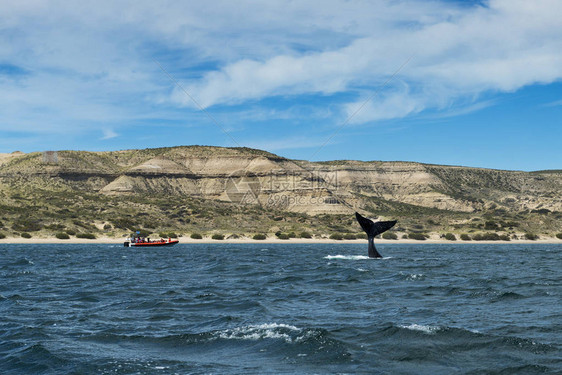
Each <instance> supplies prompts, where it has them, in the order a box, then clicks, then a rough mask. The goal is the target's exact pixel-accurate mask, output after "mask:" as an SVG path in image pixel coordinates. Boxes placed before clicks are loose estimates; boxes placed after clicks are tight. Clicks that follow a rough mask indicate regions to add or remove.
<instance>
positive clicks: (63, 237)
mask: <svg viewBox="0 0 562 375" xmlns="http://www.w3.org/2000/svg"><path fill="white" fill-rule="evenodd" d="M55 237H56V238H58V239H59V240H68V239H69V238H70V236H69V235H68V234H66V233H64V232H59V233H57V234H55Z"/></svg>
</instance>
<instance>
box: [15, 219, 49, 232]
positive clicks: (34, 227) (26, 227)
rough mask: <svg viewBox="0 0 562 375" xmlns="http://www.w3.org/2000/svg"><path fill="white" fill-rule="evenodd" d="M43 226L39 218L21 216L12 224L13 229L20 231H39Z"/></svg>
mask: <svg viewBox="0 0 562 375" xmlns="http://www.w3.org/2000/svg"><path fill="white" fill-rule="evenodd" d="M41 228H43V226H42V225H41V223H40V222H39V220H37V219H29V218H19V219H18V220H16V221H15V222H14V224H13V225H12V229H14V230H15V231H18V232H37V231H39V230H41Z"/></svg>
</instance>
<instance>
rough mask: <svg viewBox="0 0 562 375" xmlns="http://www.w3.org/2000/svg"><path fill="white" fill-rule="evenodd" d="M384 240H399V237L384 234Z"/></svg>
mask: <svg viewBox="0 0 562 375" xmlns="http://www.w3.org/2000/svg"><path fill="white" fill-rule="evenodd" d="M382 238H384V239H385V240H397V239H398V236H397V235H396V233H393V232H384V233H383V234H382Z"/></svg>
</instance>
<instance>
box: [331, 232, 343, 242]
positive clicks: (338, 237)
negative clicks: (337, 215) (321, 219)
mask: <svg viewBox="0 0 562 375" xmlns="http://www.w3.org/2000/svg"><path fill="white" fill-rule="evenodd" d="M330 239H331V240H337V241H340V240H343V236H342V235H341V234H340V233H332V234H331V235H330Z"/></svg>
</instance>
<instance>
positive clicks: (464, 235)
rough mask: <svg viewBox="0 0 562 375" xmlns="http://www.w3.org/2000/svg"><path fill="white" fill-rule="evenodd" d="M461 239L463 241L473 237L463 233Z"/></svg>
mask: <svg viewBox="0 0 562 375" xmlns="http://www.w3.org/2000/svg"><path fill="white" fill-rule="evenodd" d="M461 240H463V241H471V240H472V238H470V236H469V235H468V234H466V233H463V234H461Z"/></svg>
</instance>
